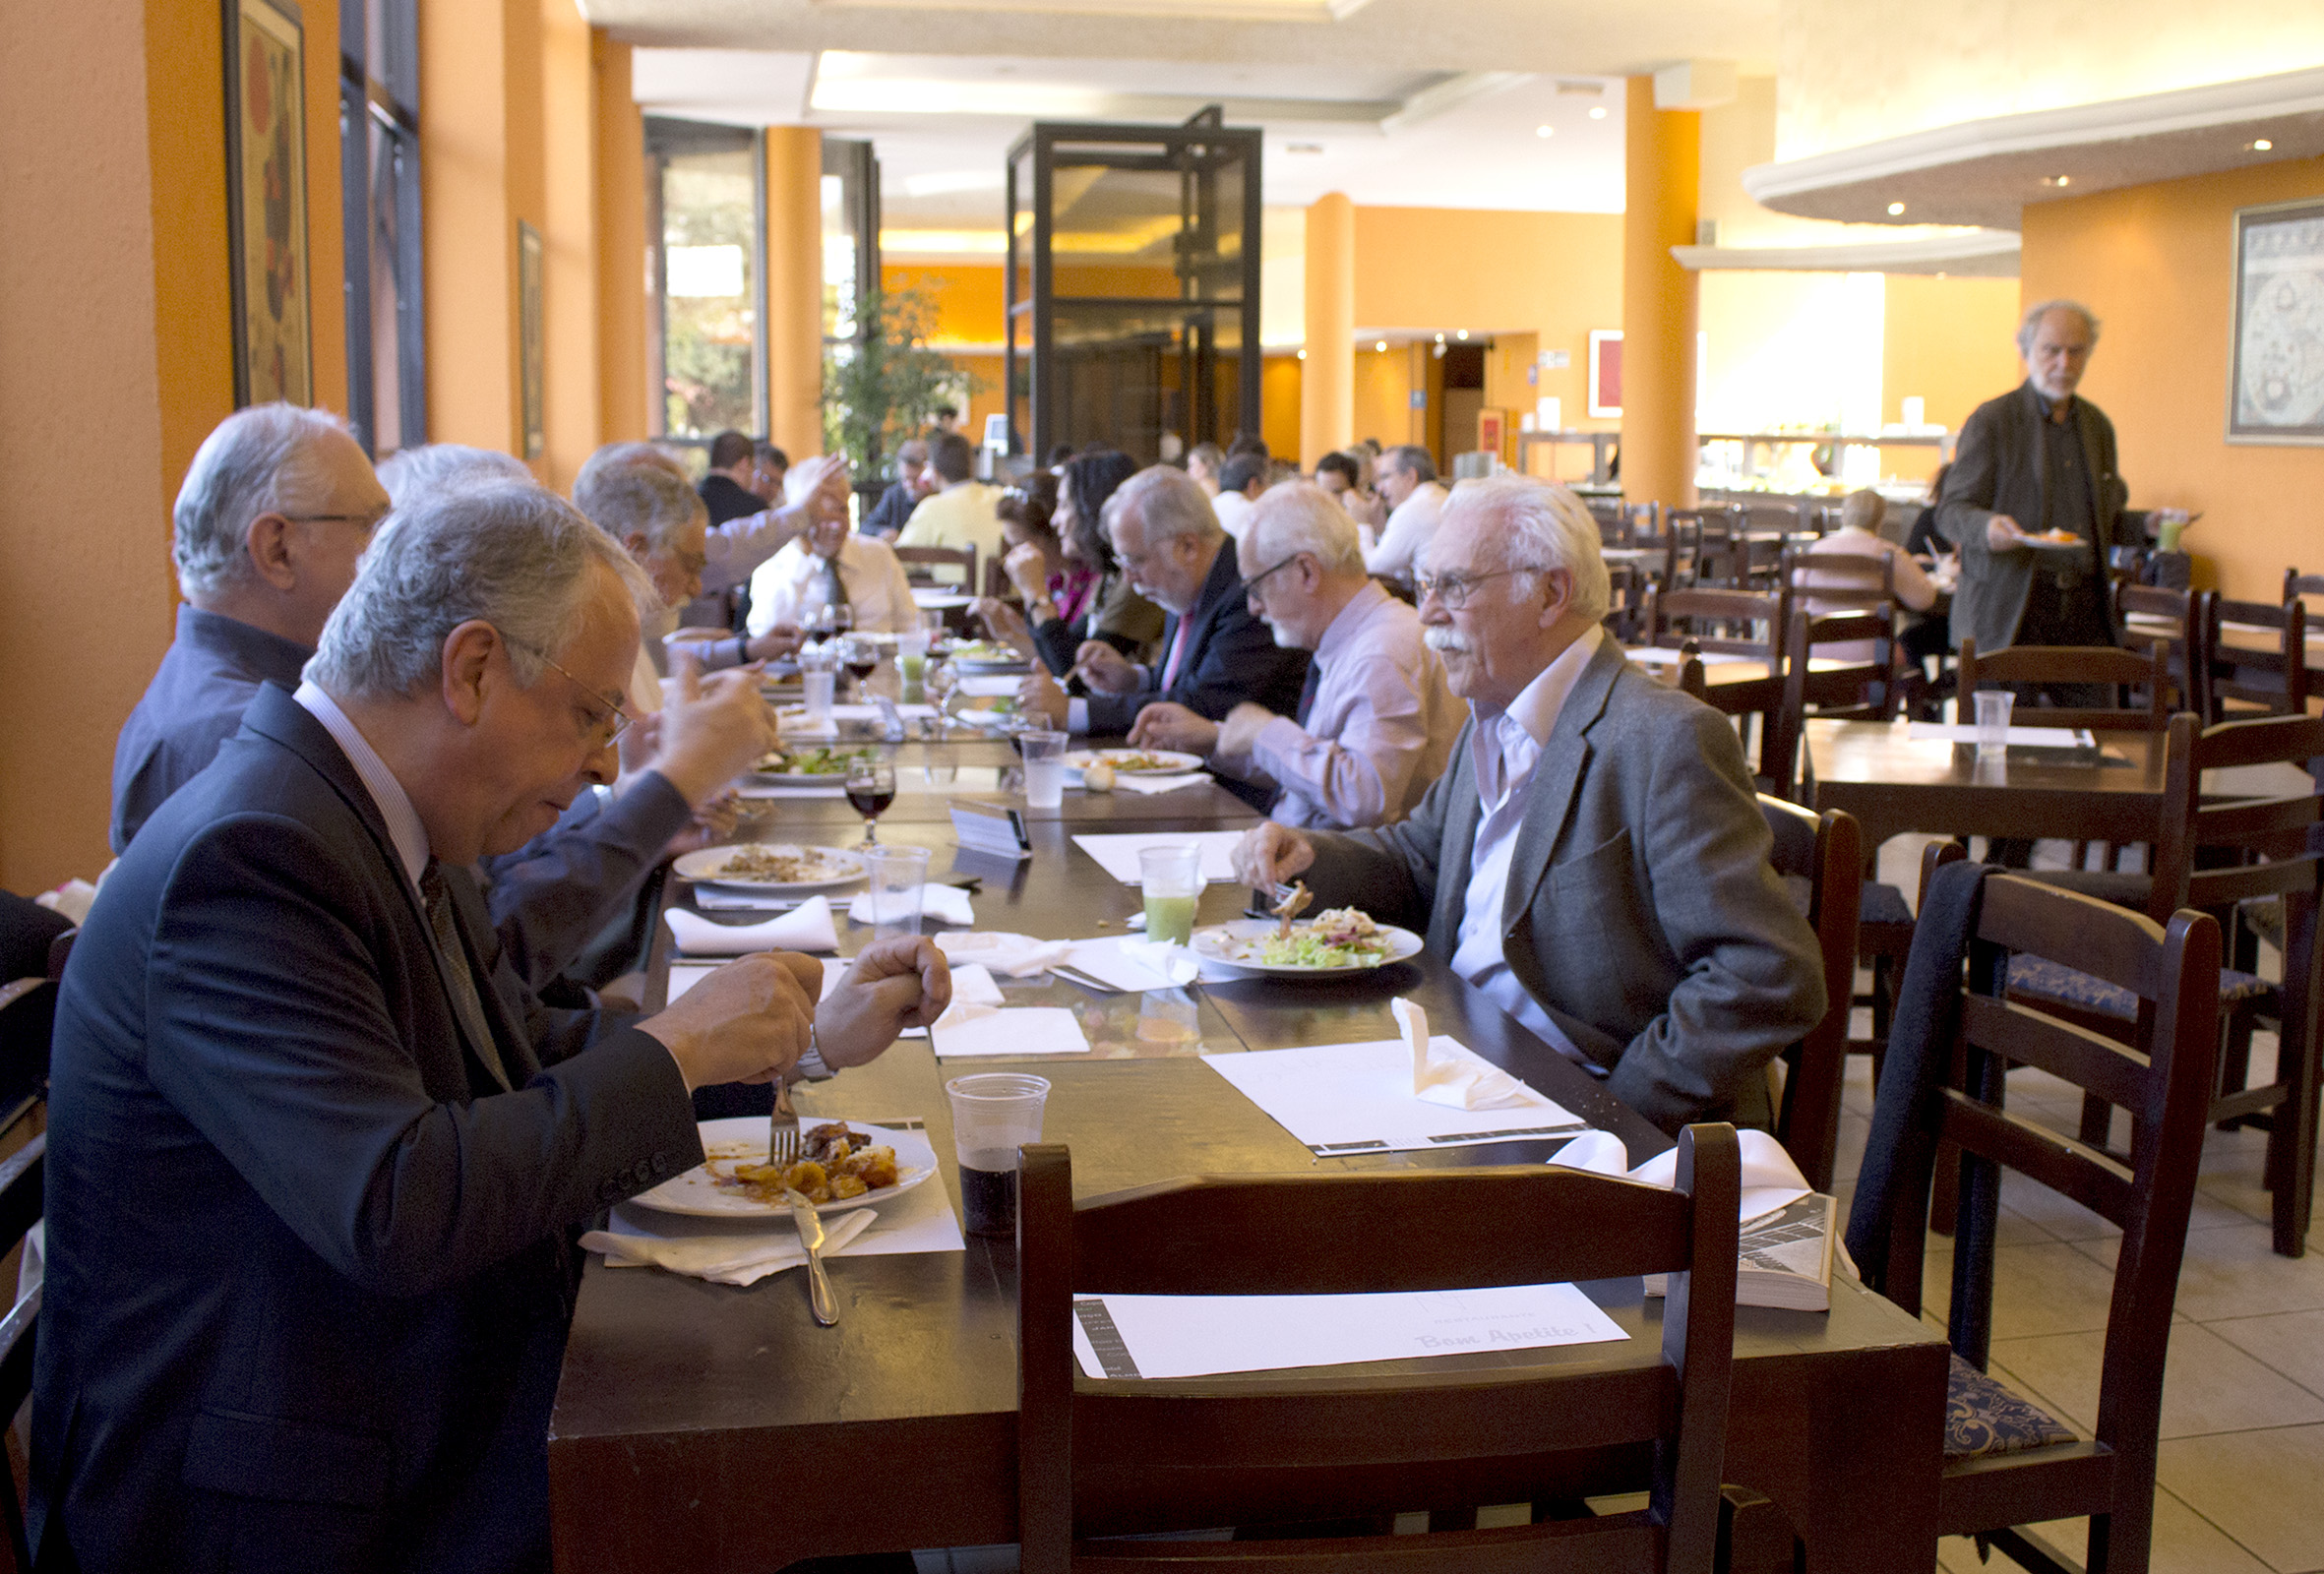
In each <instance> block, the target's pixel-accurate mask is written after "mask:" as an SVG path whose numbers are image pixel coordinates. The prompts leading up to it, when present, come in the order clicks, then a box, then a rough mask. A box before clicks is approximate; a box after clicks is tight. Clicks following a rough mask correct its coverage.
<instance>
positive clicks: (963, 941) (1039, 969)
mask: <svg viewBox="0 0 2324 1574" xmlns="http://www.w3.org/2000/svg"><path fill="white" fill-rule="evenodd" d="M932 938H934V939H935V941H936V948H937V949H938V950H940V951H942V952H944V953H945V960H946V961H948V962H950V963H951V964H953V965H954V966H955V967H956V966H958V965H959V964H960V963H962V962H982V963H984V965H985V966H987V967H989V968H991V969H992V970H993V971H994V972H996V973H1006V974H1008V975H1009V977H1010V978H1031V977H1032V976H1033V975H1034V974H1035V973H1046V972H1048V971H1049V970H1050V969H1051V968H1052V967H1055V966H1056V965H1057V964H1058V963H1060V962H1062V961H1064V960H1065V959H1066V957H1067V956H1068V955H1069V954H1070V952H1071V951H1072V941H1070V940H1037V939H1035V938H1033V937H1032V936H1030V935H1011V934H1008V933H1006V932H1005V931H1001V930H970V931H969V932H967V933H966V934H961V933H958V932H956V931H948V932H947V933H945V934H942V935H937V936H934V937H932Z"/></svg>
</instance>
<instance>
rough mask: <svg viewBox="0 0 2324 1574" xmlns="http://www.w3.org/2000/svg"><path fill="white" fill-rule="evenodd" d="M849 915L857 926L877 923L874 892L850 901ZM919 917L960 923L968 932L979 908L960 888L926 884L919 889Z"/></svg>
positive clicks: (848, 905)
mask: <svg viewBox="0 0 2324 1574" xmlns="http://www.w3.org/2000/svg"><path fill="white" fill-rule="evenodd" d="M847 916H848V917H849V918H852V919H854V920H855V921H856V922H857V923H858V924H870V923H875V922H877V921H876V920H875V919H874V918H873V917H872V893H871V892H870V891H864V892H862V893H860V894H859V895H858V896H857V897H856V898H855V900H854V901H852V902H849V903H848V904H847ZM920 916H921V917H922V918H935V919H942V920H943V921H944V922H945V923H947V924H958V925H959V926H960V927H961V928H963V929H966V928H967V927H968V926H969V925H971V924H974V923H975V922H976V909H975V908H973V907H971V906H969V905H968V893H967V892H966V891H964V890H962V889H961V888H960V887H959V886H957V885H923V886H921V887H920Z"/></svg>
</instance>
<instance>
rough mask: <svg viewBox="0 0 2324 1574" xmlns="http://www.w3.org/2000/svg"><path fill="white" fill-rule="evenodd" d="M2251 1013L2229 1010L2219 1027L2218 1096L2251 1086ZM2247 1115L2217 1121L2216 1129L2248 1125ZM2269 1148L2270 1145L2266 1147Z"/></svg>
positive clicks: (2230, 1128)
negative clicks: (2226, 1017)
mask: <svg viewBox="0 0 2324 1574" xmlns="http://www.w3.org/2000/svg"><path fill="white" fill-rule="evenodd" d="M2253 1021H2254V1017H2253V1013H2252V1012H2250V1011H2248V1010H2234V1011H2231V1012H2230V1013H2229V1015H2228V1019H2227V1020H2226V1021H2225V1022H2223V1023H2222V1024H2220V1046H2219V1091H2220V1093H2221V1094H2222V1095H2226V1094H2229V1093H2240V1092H2242V1091H2243V1090H2244V1089H2245V1088H2247V1087H2249V1086H2251V1030H2252V1026H2253ZM2251 1123H2252V1121H2251V1118H2250V1117H2249V1116H2237V1117H2235V1118H2234V1119H2232V1120H2222V1121H2220V1122H2219V1125H2218V1129H2219V1130H2222V1131H2232V1130H2234V1129H2235V1127H2237V1126H2239V1125H2249V1124H2251ZM2269 1147H2270V1149H2271V1150H2272V1149H2273V1148H2274V1143H2272V1142H2271V1143H2270V1144H2269Z"/></svg>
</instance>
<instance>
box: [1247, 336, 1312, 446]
mask: <svg viewBox="0 0 2324 1574" xmlns="http://www.w3.org/2000/svg"><path fill="white" fill-rule="evenodd" d="M1301 366H1302V363H1301V361H1300V358H1299V355H1298V354H1297V352H1291V353H1287V354H1282V355H1268V356H1265V357H1263V359H1262V362H1261V365H1260V369H1259V383H1258V435H1259V436H1260V437H1261V438H1262V439H1264V440H1265V442H1266V445H1267V452H1268V453H1269V454H1274V455H1275V457H1277V458H1279V459H1290V460H1292V461H1294V462H1297V461H1298V459H1299V456H1300V454H1299V394H1300V372H1301Z"/></svg>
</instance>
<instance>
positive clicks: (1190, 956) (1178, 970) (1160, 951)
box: [1122, 935, 1202, 987]
mask: <svg viewBox="0 0 2324 1574" xmlns="http://www.w3.org/2000/svg"><path fill="white" fill-rule="evenodd" d="M1122 954H1123V955H1124V956H1125V957H1127V958H1129V959H1130V960H1131V961H1132V962H1135V963H1137V964H1138V965H1139V966H1141V967H1144V968H1148V969H1150V970H1151V971H1153V972H1156V973H1159V974H1161V975H1162V976H1163V977H1164V978H1166V979H1168V980H1169V981H1170V982H1171V984H1172V986H1173V987H1175V986H1177V985H1180V984H1192V983H1193V982H1194V978H1195V976H1196V975H1197V974H1199V973H1200V972H1201V971H1202V959H1201V958H1200V957H1198V956H1196V955H1195V954H1194V953H1193V951H1190V950H1188V949H1187V948H1186V947H1185V946H1184V945H1181V944H1179V943H1178V941H1176V940H1141V939H1138V938H1134V937H1132V936H1129V935H1125V936H1123V937H1122Z"/></svg>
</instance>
